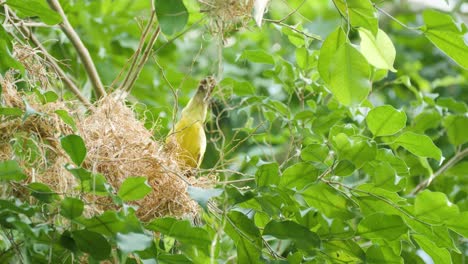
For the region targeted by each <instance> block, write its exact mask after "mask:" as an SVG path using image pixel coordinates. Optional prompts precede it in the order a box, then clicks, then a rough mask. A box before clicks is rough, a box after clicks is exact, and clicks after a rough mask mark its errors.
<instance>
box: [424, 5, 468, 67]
mask: <svg viewBox="0 0 468 264" xmlns="http://www.w3.org/2000/svg"><path fill="white" fill-rule="evenodd" d="M423 18H424V22H425V23H426V25H425V26H424V27H423V28H422V31H423V33H424V35H425V36H426V38H428V39H429V40H430V41H431V42H432V44H434V45H435V46H436V47H437V48H439V49H440V50H441V51H442V52H444V53H445V54H446V55H447V56H449V57H450V58H452V59H453V60H454V61H455V62H456V63H457V64H458V65H460V66H461V67H463V68H465V69H468V45H467V44H466V42H465V40H464V37H463V36H464V33H465V32H463V31H462V30H460V29H459V28H458V27H457V25H456V24H455V23H454V21H453V19H452V17H451V16H450V15H447V14H444V13H441V12H438V11H435V10H431V9H426V10H424V12H423Z"/></svg>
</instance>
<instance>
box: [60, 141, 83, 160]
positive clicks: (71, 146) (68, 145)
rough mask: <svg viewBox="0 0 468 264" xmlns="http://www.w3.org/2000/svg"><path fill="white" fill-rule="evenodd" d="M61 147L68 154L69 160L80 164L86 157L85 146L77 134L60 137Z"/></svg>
mask: <svg viewBox="0 0 468 264" xmlns="http://www.w3.org/2000/svg"><path fill="white" fill-rule="evenodd" d="M60 144H61V145H62V148H63V149H64V150H65V152H67V154H68V156H70V158H71V160H72V161H73V162H74V163H75V164H76V165H77V166H80V165H81V163H83V161H84V159H85V157H86V151H87V150H86V146H85V143H84V141H83V139H82V138H81V137H80V136H78V135H68V136H65V137H62V138H61V139H60Z"/></svg>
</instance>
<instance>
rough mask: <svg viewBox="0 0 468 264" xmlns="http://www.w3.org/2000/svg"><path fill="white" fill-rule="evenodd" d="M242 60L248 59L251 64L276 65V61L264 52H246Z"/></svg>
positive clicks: (242, 55)
mask: <svg viewBox="0 0 468 264" xmlns="http://www.w3.org/2000/svg"><path fill="white" fill-rule="evenodd" d="M240 59H246V60H249V61H251V62H256V63H265V64H273V65H274V64H275V59H274V58H273V56H271V55H270V54H268V53H266V52H265V51H264V50H244V51H243V52H242V54H241V56H240Z"/></svg>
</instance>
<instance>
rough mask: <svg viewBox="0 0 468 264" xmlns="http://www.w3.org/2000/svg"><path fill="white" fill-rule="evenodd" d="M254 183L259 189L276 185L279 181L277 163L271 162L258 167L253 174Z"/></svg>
mask: <svg viewBox="0 0 468 264" xmlns="http://www.w3.org/2000/svg"><path fill="white" fill-rule="evenodd" d="M255 181H256V183H257V186H259V187H260V186H270V185H278V183H279V181H280V178H279V166H278V163H276V162H273V163H265V164H262V165H260V166H259V167H258V170H257V172H256V173H255Z"/></svg>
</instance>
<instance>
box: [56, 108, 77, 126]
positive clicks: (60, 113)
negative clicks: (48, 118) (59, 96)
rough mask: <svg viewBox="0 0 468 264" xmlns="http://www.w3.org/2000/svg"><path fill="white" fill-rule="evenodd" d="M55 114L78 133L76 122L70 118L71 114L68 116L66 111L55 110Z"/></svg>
mask: <svg viewBox="0 0 468 264" xmlns="http://www.w3.org/2000/svg"><path fill="white" fill-rule="evenodd" d="M55 113H56V114H57V115H58V116H59V117H60V119H62V121H63V122H64V123H65V124H67V125H69V126H70V127H71V129H73V131H76V123H75V120H74V119H73V118H72V117H71V116H70V114H68V112H67V111H66V110H62V109H59V110H55Z"/></svg>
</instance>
